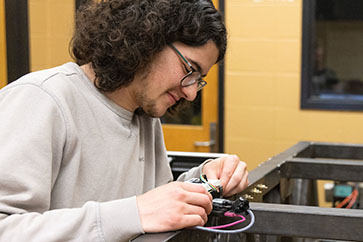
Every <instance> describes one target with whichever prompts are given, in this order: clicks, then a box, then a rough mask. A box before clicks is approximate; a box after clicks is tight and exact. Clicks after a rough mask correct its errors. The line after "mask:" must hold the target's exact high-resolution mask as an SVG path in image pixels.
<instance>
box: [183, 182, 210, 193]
mask: <svg viewBox="0 0 363 242" xmlns="http://www.w3.org/2000/svg"><path fill="white" fill-rule="evenodd" d="M181 186H182V188H183V189H184V190H186V191H188V192H197V193H204V194H207V193H208V192H207V190H206V189H205V188H204V186H203V185H202V184H196V183H189V182H182V183H181Z"/></svg>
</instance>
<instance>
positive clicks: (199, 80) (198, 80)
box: [170, 44, 207, 92]
mask: <svg viewBox="0 0 363 242" xmlns="http://www.w3.org/2000/svg"><path fill="white" fill-rule="evenodd" d="M170 47H171V48H172V49H173V50H174V51H175V52H176V53H177V54H178V56H179V57H181V59H182V60H183V61H184V62H185V64H187V65H188V66H189V68H190V71H189V72H188V73H187V74H185V75H184V76H183V77H182V79H181V80H180V86H182V87H188V86H191V85H194V84H195V83H197V92H199V91H200V90H202V88H203V87H204V86H205V85H207V82H206V81H205V80H203V78H202V74H201V73H200V72H199V71H197V70H196V69H194V68H193V66H192V64H190V62H189V61H188V60H187V59H186V58H185V57H184V55H183V54H182V53H180V51H179V50H178V49H177V48H176V47H175V46H174V45H173V44H170ZM193 73H198V78H194V79H191V80H190V81H189V82H187V83H183V82H184V80H186V79H187V78H188V77H189V76H190V75H192V74H193Z"/></svg>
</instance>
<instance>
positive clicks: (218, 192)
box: [186, 174, 223, 198]
mask: <svg viewBox="0 0 363 242" xmlns="http://www.w3.org/2000/svg"><path fill="white" fill-rule="evenodd" d="M186 182H189V183H194V184H200V185H201V186H203V187H204V188H205V190H207V191H208V192H209V193H210V194H211V195H212V197H213V198H220V197H222V194H223V188H222V185H221V182H220V180H208V179H207V176H206V175H204V174H202V175H201V176H200V177H199V178H192V179H189V180H187V181H186Z"/></svg>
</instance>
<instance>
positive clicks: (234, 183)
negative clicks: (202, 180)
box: [202, 155, 248, 197]
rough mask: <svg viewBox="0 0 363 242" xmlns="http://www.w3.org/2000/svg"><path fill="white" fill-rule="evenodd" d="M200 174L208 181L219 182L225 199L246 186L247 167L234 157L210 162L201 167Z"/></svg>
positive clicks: (225, 157)
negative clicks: (204, 175)
mask: <svg viewBox="0 0 363 242" xmlns="http://www.w3.org/2000/svg"><path fill="white" fill-rule="evenodd" d="M202 172H203V174H206V175H207V178H208V179H212V180H213V179H218V180H220V181H221V185H222V186H223V196H226V197H228V196H232V195H234V194H237V193H240V192H242V191H243V190H244V189H245V188H246V187H247V185H248V171H247V165H246V163H245V162H243V161H240V160H239V158H238V156H236V155H228V156H224V157H220V158H218V159H215V160H212V161H210V162H208V163H206V164H205V165H204V166H203V170H202Z"/></svg>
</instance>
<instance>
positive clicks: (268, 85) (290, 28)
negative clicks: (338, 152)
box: [225, 0, 363, 170]
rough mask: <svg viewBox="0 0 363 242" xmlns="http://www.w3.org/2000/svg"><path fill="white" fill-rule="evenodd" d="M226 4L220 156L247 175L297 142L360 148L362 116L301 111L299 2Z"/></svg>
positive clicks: (230, 0)
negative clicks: (229, 156) (240, 164)
mask: <svg viewBox="0 0 363 242" xmlns="http://www.w3.org/2000/svg"><path fill="white" fill-rule="evenodd" d="M225 4H226V24H227V28H228V30H229V49H228V52H227V56H226V72H225V73H226V75H225V86H226V92H225V151H226V152H228V153H235V154H237V155H239V156H240V158H241V159H242V160H245V161H246V162H247V163H248V165H249V170H251V169H253V168H255V167H256V166H257V165H258V164H259V163H261V162H263V161H266V160H267V159H268V158H269V157H271V156H274V155H276V154H278V153H280V152H282V151H284V150H286V149H287V148H288V147H291V146H292V145H294V144H295V143H297V142H298V141H327V142H347V143H363V135H362V134H363V112H342V111H340V112H339V111H312V110H301V109H300V88H301V84H300V81H301V78H300V72H301V66H300V65H301V37H302V33H301V32H302V1H301V0H228V1H225Z"/></svg>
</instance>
